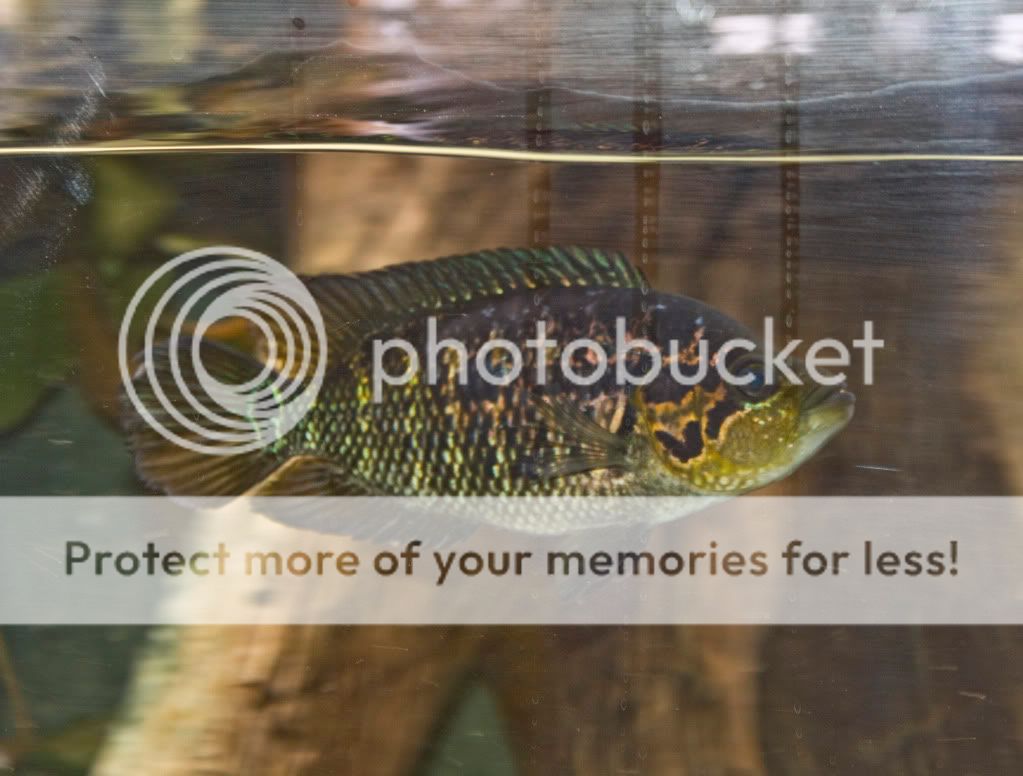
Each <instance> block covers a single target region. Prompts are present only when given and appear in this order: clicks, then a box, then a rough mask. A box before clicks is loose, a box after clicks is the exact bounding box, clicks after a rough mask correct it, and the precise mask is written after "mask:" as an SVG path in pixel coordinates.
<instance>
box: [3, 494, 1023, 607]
mask: <svg viewBox="0 0 1023 776" xmlns="http://www.w3.org/2000/svg"><path fill="white" fill-rule="evenodd" d="M698 507H699V508H698ZM671 518H677V519H671ZM658 521H662V522H658ZM500 525H514V526H516V527H517V528H518V530H506V529H503V528H500V527H497V526H500ZM587 525H600V526H602V527H600V528H589V529H587V528H585V527H584V526H587ZM566 529H571V530H567V532H565V531H566ZM538 531H540V532H546V533H537V532H538ZM559 531H560V533H558V532H559ZM552 532H553V533H552ZM1021 555H1023V499H1019V498H851V497H850V498H809V497H798V498H783V497H743V498H737V499H731V500H727V501H721V502H718V503H713V504H710V505H707V504H705V503H704V502H693V501H690V500H687V499H666V498H665V499H653V498H635V499H530V500H525V499H509V500H502V499H413V498H409V499H397V498H330V499H249V500H241V499H240V500H235V501H233V502H230V503H226V504H225V503H224V502H218V501H212V500H205V501H195V502H190V503H182V502H179V501H174V500H171V499H167V498H3V499H0V624H33V625H48V624H64V625H84V624H148V623H152V624H232V623H239V624H241V623H249V624H251V623H324V624H327V623H339V624H793V625H794V624H839V623H845V624H995V623H1000V624H1021V623H1023V559H1021Z"/></svg>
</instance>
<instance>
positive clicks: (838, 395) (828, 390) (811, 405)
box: [803, 383, 856, 411]
mask: <svg viewBox="0 0 1023 776" xmlns="http://www.w3.org/2000/svg"><path fill="white" fill-rule="evenodd" d="M855 404H856V395H855V394H854V393H853V392H852V391H850V390H849V386H847V385H846V384H845V383H842V384H841V385H816V386H814V387H813V388H812V389H810V390H809V391H808V392H807V394H806V396H804V397H803V410H804V411H810V410H813V409H816V408H818V407H828V406H832V407H833V406H842V407H852V406H854V405H855Z"/></svg>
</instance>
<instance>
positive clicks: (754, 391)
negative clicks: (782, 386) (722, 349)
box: [730, 356, 774, 401]
mask: <svg viewBox="0 0 1023 776" xmlns="http://www.w3.org/2000/svg"><path fill="white" fill-rule="evenodd" d="M730 371H731V372H732V374H733V375H734V376H735V377H736V378H737V379H738V380H741V381H742V383H741V384H740V383H736V384H735V385H734V386H733V387H734V388H735V390H737V391H738V392H739V394H740V395H741V396H742V397H743V398H744V399H745V400H746V401H763V400H764V399H766V398H767V397H769V396H770V395H771V394H773V393H774V386H773V385H770V384H768V382H767V375H766V373H765V371H764V362H763V361H762V360H761V359H760V358H759V357H756V356H750V357H747V358H744V359H742V361H740V362H738V363H736V364H735V365H734V366H733V367H732V369H731V370H730Z"/></svg>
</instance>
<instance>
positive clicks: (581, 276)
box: [302, 246, 647, 353]
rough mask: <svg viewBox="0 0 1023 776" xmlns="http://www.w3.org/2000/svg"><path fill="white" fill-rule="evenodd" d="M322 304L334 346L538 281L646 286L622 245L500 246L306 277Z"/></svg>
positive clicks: (339, 349)
mask: <svg viewBox="0 0 1023 776" xmlns="http://www.w3.org/2000/svg"><path fill="white" fill-rule="evenodd" d="M302 280H303V282H304V283H305V284H306V285H307V286H308V288H309V290H310V292H311V293H312V295H313V297H314V298H315V299H316V301H317V303H318V304H319V306H320V311H321V312H322V314H323V319H324V324H325V325H326V329H327V337H328V340H329V345H328V349H329V351H330V352H332V353H343V352H346V351H347V350H349V349H350V348H351V347H353V346H354V345H355V344H357V343H358V342H359V341H361V340H362V338H363V337H365V336H366V335H367V334H369V333H371V332H372V331H374V330H380V329H382V328H385V327H386V326H387V325H388V324H389V323H390V322H392V321H396V320H400V319H402V318H405V317H407V316H409V315H410V314H415V313H424V312H429V311H431V310H438V311H439V310H442V309H443V308H445V307H447V306H449V305H456V304H459V303H464V302H469V301H473V300H476V299H486V298H493V297H500V296H503V295H505V294H509V293H514V292H521V291H527V290H534V289H539V288H558V287H565V288H572V287H587V286H605V287H610V288H637V289H642V288H646V287H647V283H646V278H645V277H644V276H643V273H642V272H640V271H639V269H638V268H637V267H635V266H634V265H633V264H632V263H631V262H630V261H629V260H628V259H627V258H625V256H624V255H623V254H621V253H618V252H604V251H601V250H598V249H589V248H578V247H574V246H573V247H567V248H560V247H550V248H516V249H512V248H499V249H497V250H489V251H479V252H478V253H469V254H465V255H461V256H448V257H446V258H442V259H434V260H433V261H421V262H410V263H407V264H398V265H396V266H393V267H386V268H384V269H379V270H374V271H372V272H362V273H359V274H355V275H316V276H308V277H304V278H302Z"/></svg>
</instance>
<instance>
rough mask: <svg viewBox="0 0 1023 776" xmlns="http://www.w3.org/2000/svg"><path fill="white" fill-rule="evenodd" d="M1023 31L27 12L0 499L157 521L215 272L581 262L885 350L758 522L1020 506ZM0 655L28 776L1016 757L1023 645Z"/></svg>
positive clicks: (651, 5)
mask: <svg viewBox="0 0 1023 776" xmlns="http://www.w3.org/2000/svg"><path fill="white" fill-rule="evenodd" d="M1012 5H1013V4H1012V3H1010V2H1007V1H1006V2H995V1H994V0H991V1H982V0H978V1H976V2H974V1H973V0H961V1H959V2H952V1H951V0H950V1H949V2H913V1H912V0H907V1H906V2H899V3H890V2H867V1H866V0H863V1H861V0H843V2H837V3H833V2H823V1H822V2H814V1H812V0H803V1H799V0H788V1H787V2H755V1H753V0H751V1H749V2H735V3H702V2H697V1H696V0H679V1H678V2H667V0H665V2H642V1H639V2H624V3H623V2H610V1H609V0H607V1H605V0H595V1H592V2H553V3H539V2H536V0H498V1H497V2H492V3H483V2H474V1H472V0H446V1H445V0H435V1H434V2H425V1H424V2H417V1H416V0H375V1H374V0H358V1H357V0H348V2H345V1H344V0H331V1H329V2H328V1H327V0H315V1H311V0H305V1H303V0H293V1H292V2H288V3H278V2H270V1H269V0H266V1H264V0H258V2H251V1H250V2H233V1H221V2H212V1H211V2H203V0H166V1H164V2H141V1H140V0H139V1H136V0H131V1H128V0H122V2H115V1H114V0H91V1H90V0H78V1H77V2H75V3H73V4H62V3H56V2H52V3H51V2H45V1H44V0H40V1H36V2H30V1H29V0H0V64H2V72H3V76H2V80H0V96H2V98H0V365H2V366H0V495H4V496H29V495H138V494H143V493H145V492H146V491H145V489H144V487H143V486H142V485H141V483H139V481H138V480H137V478H136V476H135V474H134V467H133V463H132V460H131V457H130V455H129V452H128V450H127V447H126V446H125V441H124V438H123V435H122V434H121V431H120V428H119V419H118V418H119V411H120V410H119V407H120V405H119V392H120V378H119V375H118V369H117V364H116V358H117V356H116V346H117V331H118V326H119V325H120V320H121V315H122V313H123V311H124V309H125V306H126V305H127V303H128V300H129V299H130V298H131V295H132V293H133V292H134V290H135V289H136V288H137V286H138V285H139V284H140V283H141V282H142V281H143V280H144V279H145V278H146V277H147V276H148V274H149V273H150V272H152V271H153V270H154V269H155V268H156V267H157V266H159V265H160V264H161V263H162V262H164V261H166V260H168V259H170V258H171V257H173V256H175V255H177V254H179V253H181V252H182V251H185V250H188V249H191V248H195V247H202V246H205V245H215V244H227V245H239V246H244V247H248V248H252V249H255V250H258V251H261V252H264V253H266V254H268V255H270V256H273V257H275V258H277V259H279V260H281V261H283V262H285V263H287V264H288V266H290V267H291V268H292V269H294V270H296V271H299V272H303V273H323V272H351V271H360V270H366V269H373V268H377V267H381V266H386V265H389V264H393V263H398V262H403V261H410V260H421V259H429V258H434V257H437V256H443V255H447V254H454V253H464V252H469V251H474V250H479V249H483V248H493V247H497V246H520V245H521V246H536V245H548V244H565V245H568V244H578V245H585V246H593V247H599V248H604V249H608V250H621V251H624V252H625V253H626V254H627V255H628V256H630V257H631V258H632V259H633V261H635V262H636V263H637V264H639V265H640V266H641V267H642V268H643V269H644V271H645V272H646V273H647V275H648V277H649V278H650V280H651V284H652V285H653V286H654V287H656V288H657V289H659V290H663V291H669V292H675V293H682V294H686V295H688V296H693V297H696V298H698V299H701V300H704V301H706V302H708V303H710V304H712V305H714V306H715V307H718V308H720V309H722V310H724V311H725V312H727V313H729V314H730V315H732V316H733V317H735V318H737V319H738V320H740V321H743V322H745V323H747V324H750V325H756V324H757V323H758V322H759V321H760V319H762V318H763V316H765V315H773V316H775V317H776V318H777V319H778V320H780V321H788V328H789V329H790V332H791V333H792V334H798V336H800V337H803V338H806V339H816V338H820V337H835V338H837V339H840V340H842V341H846V342H848V341H851V340H852V339H853V338H855V337H857V336H859V335H860V333H861V331H862V323H863V321H864V320H872V321H874V323H875V327H876V331H877V333H878V335H879V336H880V337H882V338H883V339H885V341H886V345H885V348H884V350H883V351H881V353H880V354H879V356H878V363H877V370H876V381H875V384H874V385H872V386H864V385H861V384H857V383H856V382H855V378H858V375H856V374H855V372H854V373H853V377H854V382H853V385H852V388H853V390H854V391H855V392H856V394H857V412H856V417H855V418H854V420H853V422H852V423H851V424H850V425H849V427H848V428H846V429H845V430H844V431H843V432H842V433H841V434H840V435H839V436H838V437H836V439H834V440H833V441H832V442H831V443H830V444H829V445H828V446H827V447H826V448H825V449H824V450H822V451H821V452H820V453H819V454H818V455H817V456H816V457H815V458H814V459H813V460H811V461H810V462H808V463H807V464H806V465H804V466H803V467H802V468H801V469H800V470H799V471H797V472H796V473H795V474H794V475H792V476H791V477H789V478H788V479H786V480H784V481H782V482H780V483H778V484H776V485H774V486H772V487H771V488H770V489H769V490H768V491H765V492H769V493H778V494H786V495H881V496H893V497H894V496H902V495H948V496H965V495H1004V496H1008V495H1023V360H1021V357H1020V353H1021V348H1023V309H1021V308H1020V305H1019V299H1020V298H1021V294H1023V219H1021V208H1023V151H1021V149H1020V146H1019V138H1020V137H1021V136H1023V134H1021V132H1023V103H1021V101H1020V99H1019V94H1020V93H1021V92H1020V89H1021V87H1023V16H1021V15H1020V14H1019V12H1018V9H1014V8H1013V7H1012ZM0 582H2V585H3V586H2V587H0V595H18V594H24V593H25V592H26V591H19V589H18V587H17V583H16V580H5V579H4V577H3V575H2V573H0ZM0 634H2V636H3V646H2V647H0V771H3V769H4V768H8V769H10V770H12V771H15V772H17V773H19V774H21V773H24V774H79V773H87V772H90V771H92V770H95V772H97V773H103V774H120V773H129V772H131V773H134V772H138V770H139V768H140V765H139V764H140V762H145V766H144V771H145V772H147V773H194V772H210V773H221V772H223V773H240V772H245V773H278V772H279V773H285V772H287V773H358V774H375V773H380V774H385V773H419V774H447V773H465V774H518V773H521V774H525V773H580V774H591V773H592V774H596V773H608V774H611V773H656V774H660V773H708V774H717V773H720V774H737V773H750V774H752V773H765V774H814V775H816V774H821V773H836V774H859V773H863V772H865V771H866V770H867V769H870V770H872V771H874V772H877V773H891V774H905V773H920V774H933V773H956V774H962V773H976V774H982V773H983V774H987V773H1014V772H1018V771H1019V769H1020V766H1021V762H1023V671H1021V665H1023V661H1021V660H1020V659H1019V658H1020V655H1021V650H1023V633H1021V632H1020V630H1019V629H1018V628H1007V627H983V628H981V627H951V628H950V627H942V628H919V627H898V628H864V627H857V628H851V627H799V628H753V627H731V628H725V627H684V628H683V627H586V628H579V627H571V628H569V627H565V628H556V627H554V628H552V627H544V628H540V627H537V628H466V627H462V628H441V627H436V628H432V627H431V628H383V627H372V628H370V627H366V628H344V627H336V628H308V627H290V628H282V627H264V628H256V627H253V628H178V629H171V628H160V629H150V630H147V629H144V628H141V627H140V628H124V627H119V628H38V627H34V628H28V627H15V626H4V627H2V628H0ZM161 672H162V673H163V674H167V675H170V676H173V677H175V680H174V681H175V684H176V685H177V686H176V687H175V689H174V692H173V693H172V695H173V697H168V696H166V695H161V694H160V693H159V692H155V691H154V692H151V691H150V685H151V684H154V683H147V681H146V680H147V678H148V677H149V676H150V675H152V676H155V677H159V676H160V675H161ZM126 704H127V705H126ZM182 709H184V710H185V714H184V716H182ZM29 722H30V723H31V724H30V725H29ZM200 765H201V768H203V769H206V770H201V769H200Z"/></svg>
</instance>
